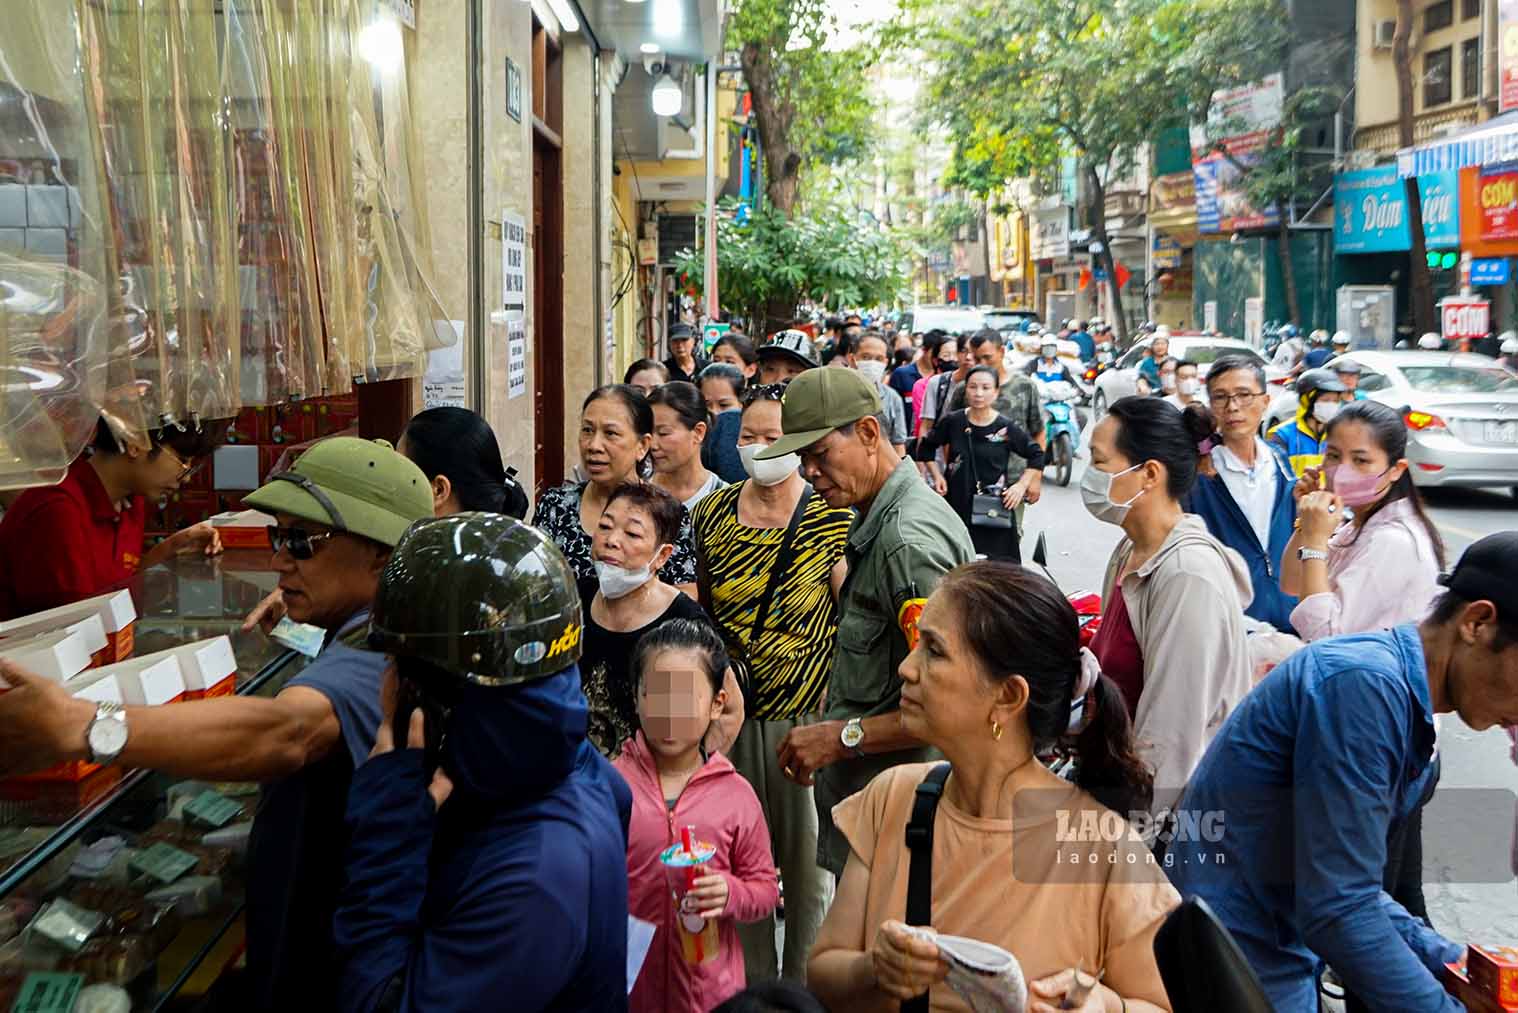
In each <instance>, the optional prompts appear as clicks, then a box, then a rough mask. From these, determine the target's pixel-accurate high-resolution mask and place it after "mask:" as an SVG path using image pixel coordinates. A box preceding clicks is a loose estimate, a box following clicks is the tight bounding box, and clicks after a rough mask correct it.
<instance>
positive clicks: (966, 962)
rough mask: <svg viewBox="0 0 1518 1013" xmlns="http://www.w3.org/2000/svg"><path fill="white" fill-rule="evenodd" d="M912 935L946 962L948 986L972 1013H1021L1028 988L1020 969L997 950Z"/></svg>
mask: <svg viewBox="0 0 1518 1013" xmlns="http://www.w3.org/2000/svg"><path fill="white" fill-rule="evenodd" d="M911 931H912V932H914V933H916V934H918V935H920V936H922V938H924V939H927V940H929V941H931V942H932V943H933V944H934V945H936V946H937V947H938V952H939V953H941V954H943V958H944V959H945V960H947V961H948V962H949V977H948V985H949V987H950V988H952V989H953V990H954V993H955V994H956V995H958V996H959V997H960V998H961V999H963V1000H964V1001H965V1004H966V1005H968V1006H969V1007H970V1009H972V1010H974V1011H975V1013H1025V1011H1026V1010H1027V1008H1028V984H1027V982H1026V981H1025V980H1024V979H1023V969H1022V965H1021V964H1019V963H1018V962H1017V958H1016V957H1014V956H1012V954H1010V953H1008V952H1007V951H1006V950H1004V949H1002V948H1001V947H1000V946H994V945H992V944H991V943H983V942H981V941H980V940H979V939H967V938H965V937H964V936H942V935H938V934H937V933H935V932H930V931H927V930H925V929H919V928H912V930H911Z"/></svg>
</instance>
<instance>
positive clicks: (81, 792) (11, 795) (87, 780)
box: [0, 763, 123, 825]
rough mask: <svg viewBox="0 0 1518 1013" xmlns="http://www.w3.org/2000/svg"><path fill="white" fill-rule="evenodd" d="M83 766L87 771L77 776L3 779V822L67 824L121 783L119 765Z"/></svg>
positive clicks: (0, 797) (0, 805)
mask: <svg viewBox="0 0 1518 1013" xmlns="http://www.w3.org/2000/svg"><path fill="white" fill-rule="evenodd" d="M84 766H85V767H88V768H89V769H88V771H87V772H86V773H85V774H83V775H81V776H80V777H77V778H67V779H65V778H56V777H53V778H49V777H43V776H41V775H38V774H32V775H29V776H27V777H12V778H7V779H5V780H4V781H0V823H4V824H7V825H10V824H23V825H24V824H31V825H39V824H55V823H65V822H67V821H69V820H71V819H73V818H74V817H75V816H77V815H78V814H79V810H81V809H83V808H84V807H85V806H87V805H90V804H92V803H94V802H96V801H98V800H99V799H100V798H102V797H103V796H104V795H105V794H106V793H107V792H108V791H110V790H111V789H112V788H114V787H116V785H117V784H119V783H120V782H121V775H122V773H123V771H122V769H121V768H120V767H99V766H96V765H95V764H93V763H87V764H84Z"/></svg>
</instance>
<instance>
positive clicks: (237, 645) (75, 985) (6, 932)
mask: <svg viewBox="0 0 1518 1013" xmlns="http://www.w3.org/2000/svg"><path fill="white" fill-rule="evenodd" d="M276 583H277V576H276V574H275V573H274V572H273V571H272V569H271V567H270V565H269V553H268V551H267V550H263V551H240V552H228V553H226V554H224V555H222V556H219V557H216V558H213V559H206V558H203V557H190V556H181V557H179V558H178V559H175V560H173V561H172V562H171V563H169V564H166V565H164V566H159V567H154V568H153V569H151V570H148V571H146V572H144V573H142V574H140V575H139V576H138V578H137V580H136V582H135V583H134V585H133V586H132V588H131V590H132V596H133V599H134V602H135V604H136V606H137V614H138V618H137V626H136V648H135V651H134V654H135V655H136V656H139V657H140V656H143V655H145V654H148V653H152V652H156V651H161V650H165V649H168V648H170V647H175V646H179V645H182V644H186V643H192V642H195V641H199V640H204V639H207V638H211V637H216V636H219V635H222V634H225V635H227V636H228V637H229V638H230V640H231V644H232V648H233V653H234V654H235V656H236V661H237V677H236V692H237V693H238V694H241V695H247V694H258V695H261V696H272V695H273V694H275V693H277V692H278V691H279V689H280V688H281V687H283V686H284V684H285V683H286V682H287V681H288V680H289V679H290V678H292V677H293V676H294V675H295V674H296V673H298V672H299V671H300V670H301V669H302V668H303V667H304V664H305V661H306V659H305V657H304V656H302V655H300V654H297V653H296V652H294V651H291V650H288V649H286V648H284V647H282V646H281V645H279V644H278V643H276V642H274V641H272V640H270V639H269V638H267V637H265V636H264V635H263V634H262V633H261V632H257V631H255V632H252V633H243V632H242V630H241V624H242V621H243V618H244V617H245V616H246V615H247V614H248V612H249V611H251V610H252V609H253V607H254V606H255V605H257V604H258V602H259V601H260V600H261V599H262V598H263V597H264V596H265V595H266V594H267V593H268V592H269V591H270V590H272V589H273V588H274V587H275V584H276ZM166 706H171V707H172V706H182V705H181V704H167V705H166ZM97 777H98V778H101V781H100V782H98V783H88V782H90V781H91V779H92V778H97ZM4 787H10V788H14V787H15V783H14V782H6V783H5V784H4V785H0V788H4ZM47 787H48V789H49V790H50V791H51V792H52V793H53V794H51V795H50V796H49V797H47V799H46V800H45V804H38V803H37V802H36V800H35V798H33V796H32V795H29V794H28V793H26V792H22V793H20V794H19V795H18V794H17V793H16V792H15V791H0V795H3V796H4V797H5V798H6V799H9V800H10V801H8V802H0V1011H4V1010H9V1009H11V1008H12V1007H13V1004H16V1003H17V1002H18V996H20V995H22V994H23V990H27V991H26V992H25V997H26V998H28V999H29V1000H31V1002H32V1005H27V1006H26V1007H25V1008H27V1009H34V1008H35V1009H54V1008H57V1009H60V1010H69V1009H70V1008H71V1004H72V1002H73V1000H69V999H68V996H69V995H70V994H71V993H72V992H73V991H75V990H78V989H85V988H89V989H90V994H89V996H88V998H90V999H93V1000H95V1004H91V1005H89V1007H88V1008H89V1009H91V1010H97V1009H98V1010H102V1011H125V1010H127V1009H131V1010H160V1009H174V1008H180V1007H181V1006H183V1008H192V1007H193V1005H194V1000H195V997H197V996H199V995H201V994H203V993H205V991H206V990H207V988H208V987H209V986H210V985H211V984H212V983H213V982H214V981H215V980H216V978H217V977H218V976H219V974H220V972H221V970H222V969H223V968H225V967H227V966H229V965H230V964H232V963H234V962H235V960H236V958H237V956H238V955H239V953H240V951H241V919H240V915H241V912H242V908H243V900H244V893H243V859H244V857H245V854H246V843H247V829H248V827H249V826H251V822H252V819H253V813H254V810H255V808H256V806H257V801H258V794H257V793H258V787H257V785H254V784H229V783H215V784H212V783H206V782H196V781H189V780H186V779H184V778H177V777H172V776H168V775H164V774H158V773H154V772H151V771H146V770H125V771H122V770H117V769H115V768H105V769H101V770H97V771H95V773H94V774H91V775H89V776H88V777H86V778H84V779H82V780H81V781H78V782H73V783H69V782H60V783H57V784H49V785H48V786H47ZM18 797H19V798H23V799H31V800H32V801H31V802H30V803H29V804H17V803H16V802H15V801H14V800H15V799H16V798H18ZM191 864H193V867H190V865H191ZM86 930H89V931H86ZM85 936H88V938H87V939H86V938H85ZM60 976H62V977H60ZM94 986H114V987H94ZM43 992H45V993H46V995H45V996H43V998H44V999H46V998H48V997H51V998H53V999H54V1000H57V1001H59V1002H60V1003H61V1002H68V1003H69V1004H57V1005H45V1004H39V1000H38V995H39V994H41V993H43ZM18 1008H20V1007H19V1006H18ZM79 1008H81V1009H82V1008H85V1007H84V1005H81V1006H80V1007H79Z"/></svg>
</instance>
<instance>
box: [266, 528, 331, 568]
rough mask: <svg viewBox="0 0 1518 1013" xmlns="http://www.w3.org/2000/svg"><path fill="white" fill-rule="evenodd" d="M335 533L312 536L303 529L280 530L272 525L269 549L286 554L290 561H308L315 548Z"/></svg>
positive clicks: (326, 532)
mask: <svg viewBox="0 0 1518 1013" xmlns="http://www.w3.org/2000/svg"><path fill="white" fill-rule="evenodd" d="M336 534H339V532H337V531H323V532H321V533H320V534H313V533H312V532H310V531H307V530H306V529H305V528H281V527H276V526H275V525H273V524H270V525H269V547H270V548H272V549H273V550H274V552H275V553H276V554H278V553H280V552H288V553H290V556H291V558H292V559H310V558H311V557H312V556H314V555H316V546H317V545H318V544H319V543H321V542H325V541H326V540H327V539H329V538H331V537H332V536H333V535H336Z"/></svg>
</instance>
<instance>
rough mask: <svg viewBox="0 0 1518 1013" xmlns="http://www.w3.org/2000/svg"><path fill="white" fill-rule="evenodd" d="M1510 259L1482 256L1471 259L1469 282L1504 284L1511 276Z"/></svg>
mask: <svg viewBox="0 0 1518 1013" xmlns="http://www.w3.org/2000/svg"><path fill="white" fill-rule="evenodd" d="M1511 264H1512V261H1510V260H1508V259H1507V258H1506V257H1482V258H1480V259H1479V260H1473V261H1471V284H1472V285H1506V284H1507V282H1508V278H1510V277H1512V270H1511V267H1510V265H1511Z"/></svg>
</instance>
